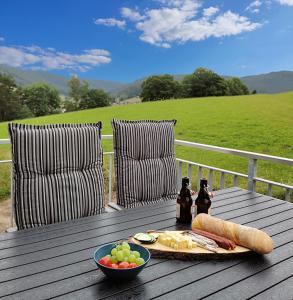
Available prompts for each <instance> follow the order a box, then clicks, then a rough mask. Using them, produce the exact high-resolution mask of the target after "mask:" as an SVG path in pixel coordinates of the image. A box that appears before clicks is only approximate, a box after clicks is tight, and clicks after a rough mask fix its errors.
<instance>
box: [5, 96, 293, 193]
mask: <svg viewBox="0 0 293 300" xmlns="http://www.w3.org/2000/svg"><path fill="white" fill-rule="evenodd" d="M292 111H293V93H292V92H291V93H285V94H274V95H250V96H236V97H210V98H197V99H183V100H170V101H159V102H148V103H140V104H130V105H125V106H112V107H105V108H99V109H92V110H84V111H79V112H72V113H65V114H61V115H52V116H46V117H41V118H35V119H29V120H22V121H21V122H23V123H30V124H45V123H73V122H80V123H83V122H96V121H97V120H101V121H102V122H103V134H111V133H112V129H111V124H110V122H111V120H112V119H113V118H118V119H129V120H136V119H177V124H176V138H178V139H184V140H188V141H193V142H199V143H205V144H211V145H216V146H223V147H230V148H236V149H240V150H248V151H254V152H260V153H265V154H271V155H279V156H283V157H289V158H293V118H292ZM7 137H8V133H7V123H0V138H7ZM104 149H105V151H107V150H110V149H112V146H111V143H110V142H106V141H105V142H104ZM176 152H177V157H180V158H185V159H188V160H191V161H195V162H200V163H204V164H207V165H212V166H216V167H220V168H225V169H228V170H234V171H238V172H243V173H246V172H247V160H246V159H243V158H238V157H236V156H231V155H224V154H217V153H213V152H208V151H202V150H196V149H190V148H184V147H179V146H178V147H177V149H176ZM9 157H10V150H9V147H8V146H3V145H2V146H1V147H0V160H1V159H8V158H9ZM4 169H5V172H2V171H3V170H4ZM1 170H2V171H1ZM258 176H259V177H263V178H266V179H271V180H274V181H279V182H283V183H288V184H291V185H293V172H292V167H291V168H290V167H287V166H285V165H274V164H270V163H262V162H260V163H259V164H258ZM8 178H9V169H8V166H7V167H3V166H2V167H1V166H0V198H5V197H7V195H8V190H9V180H8ZM241 184H242V186H243V187H246V184H245V183H244V182H241ZM263 188H264V186H262V185H258V189H259V191H263ZM274 192H275V193H280V192H281V191H280V190H275V191H274Z"/></svg>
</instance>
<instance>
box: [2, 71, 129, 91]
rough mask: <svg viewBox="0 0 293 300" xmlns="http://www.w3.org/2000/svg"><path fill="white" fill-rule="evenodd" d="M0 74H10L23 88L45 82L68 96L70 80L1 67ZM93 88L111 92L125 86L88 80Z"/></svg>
mask: <svg viewBox="0 0 293 300" xmlns="http://www.w3.org/2000/svg"><path fill="white" fill-rule="evenodd" d="M0 73H5V74H9V75H10V76H12V77H13V78H14V79H15V81H16V82H17V83H18V84H19V85H21V86H27V85H30V84H32V83H35V82H44V83H47V84H49V85H52V86H54V87H55V88H56V89H57V90H58V91H59V92H60V93H61V94H63V95H67V94H68V87H67V81H68V79H69V78H67V77H64V76H60V75H56V74H53V73H50V72H45V71H30V70H23V69H20V68H14V67H9V66H6V65H0ZM86 81H87V82H88V83H89V85H90V87H91V88H96V89H104V90H106V91H107V92H110V93H111V91H112V90H114V89H118V88H120V87H122V86H123V85H124V84H123V83H120V82H116V81H110V80H92V79H87V80H86Z"/></svg>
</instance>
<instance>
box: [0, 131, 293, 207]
mask: <svg viewBox="0 0 293 300" xmlns="http://www.w3.org/2000/svg"><path fill="white" fill-rule="evenodd" d="M102 139H103V140H112V139H113V135H110V134H109V135H102ZM1 144H10V140H9V139H0V145H1ZM175 145H179V146H184V147H190V148H196V149H201V150H207V151H213V152H217V153H224V154H229V155H236V156H239V157H244V158H247V159H248V171H247V174H243V173H238V172H234V171H230V170H225V169H221V168H217V167H213V166H209V165H204V164H200V163H196V162H192V161H188V160H185V159H180V158H177V162H178V167H177V174H178V183H177V184H178V189H179V187H180V178H181V177H182V174H183V172H182V170H183V165H184V164H185V165H187V175H188V177H190V179H191V181H193V182H194V179H193V169H194V168H195V167H196V168H197V175H196V185H197V187H199V179H200V178H201V177H202V174H203V170H204V169H206V170H208V182H209V185H210V187H211V188H213V185H214V174H215V173H216V172H218V173H220V188H221V189H223V188H224V187H225V181H226V175H230V176H233V185H234V186H238V179H239V178H245V179H246V180H247V188H248V190H250V191H255V188H256V183H257V182H262V183H264V184H267V194H268V195H269V196H272V188H273V186H277V187H279V188H282V189H283V190H284V191H285V200H287V201H290V199H291V191H292V190H293V186H291V185H287V184H283V183H280V182H275V181H270V180H267V179H263V178H260V177H257V161H258V160H263V161H269V162H272V163H278V164H285V165H288V166H293V159H290V158H284V157H279V156H272V155H266V154H260V153H254V152H249V151H242V150H236V149H231V148H224V147H218V146H212V145H205V144H199V143H194V142H188V141H184V140H175ZM104 155H105V156H109V173H108V175H109V202H111V201H112V192H113V181H112V178H113V155H114V153H113V152H105V153H104ZM1 163H3V164H5V163H11V160H2V161H0V164H1Z"/></svg>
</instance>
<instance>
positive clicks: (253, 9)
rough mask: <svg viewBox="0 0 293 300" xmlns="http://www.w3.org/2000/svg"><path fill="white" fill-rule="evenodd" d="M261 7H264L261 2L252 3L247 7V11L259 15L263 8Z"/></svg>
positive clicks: (257, 0) (258, 0) (256, 0)
mask: <svg viewBox="0 0 293 300" xmlns="http://www.w3.org/2000/svg"><path fill="white" fill-rule="evenodd" d="M261 6H262V1H260V0H255V1H253V2H251V3H250V4H249V5H248V6H247V7H246V9H245V10H248V11H250V12H252V13H255V14H257V13H259V10H260V7H261Z"/></svg>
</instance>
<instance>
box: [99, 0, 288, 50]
mask: <svg viewBox="0 0 293 300" xmlns="http://www.w3.org/2000/svg"><path fill="white" fill-rule="evenodd" d="M153 1H155V2H156V3H157V5H156V6H155V8H146V9H144V10H138V9H137V8H135V9H132V8H128V7H122V8H121V16H122V18H124V19H128V20H129V21H130V22H133V25H134V28H135V29H136V30H137V31H138V32H139V34H140V35H139V39H140V40H141V41H143V42H146V43H148V44H151V45H155V46H158V47H162V48H170V47H171V46H172V44H173V43H179V44H182V43H185V42H188V41H193V42H194V41H201V40H205V39H208V38H211V37H216V38H220V37H225V36H232V35H238V34H240V33H243V32H247V31H252V30H255V29H257V28H259V27H260V26H262V24H260V23H257V22H253V21H251V20H250V19H249V18H247V17H245V16H241V15H239V14H237V13H234V12H232V11H230V10H228V11H225V12H220V9H219V8H218V7H213V6H210V7H207V8H202V1H201V0H153ZM279 1H285V0H279ZM287 1H288V0H287ZM290 1H293V0H290ZM260 2H261V1H260V0H255V1H254V2H253V3H254V4H253V5H254V6H256V7H258V3H260ZM98 20H100V21H98ZM105 20H107V21H105ZM109 20H111V21H109ZM117 22H124V23H122V24H121V25H120V26H122V27H123V28H124V26H125V25H126V22H125V20H123V21H120V20H117V19H113V18H110V19H97V20H96V22H95V23H96V24H103V25H107V26H118V25H117ZM110 24H111V25H110ZM112 24H113V25H112ZM131 32H133V30H132V29H131Z"/></svg>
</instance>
